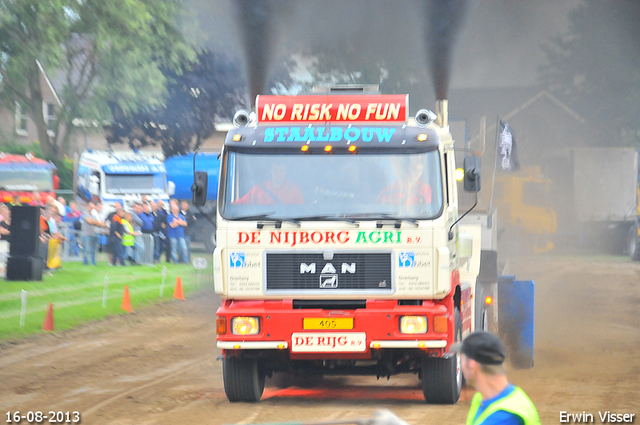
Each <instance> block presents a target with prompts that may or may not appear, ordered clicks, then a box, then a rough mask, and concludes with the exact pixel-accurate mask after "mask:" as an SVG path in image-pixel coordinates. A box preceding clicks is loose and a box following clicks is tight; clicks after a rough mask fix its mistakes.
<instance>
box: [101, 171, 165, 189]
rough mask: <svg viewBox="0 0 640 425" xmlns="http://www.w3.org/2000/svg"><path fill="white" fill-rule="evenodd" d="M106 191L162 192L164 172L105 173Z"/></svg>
mask: <svg viewBox="0 0 640 425" xmlns="http://www.w3.org/2000/svg"><path fill="white" fill-rule="evenodd" d="M105 180H106V186H105V189H106V191H107V193H132V194H141V193H164V192H165V176H164V174H106V175H105Z"/></svg>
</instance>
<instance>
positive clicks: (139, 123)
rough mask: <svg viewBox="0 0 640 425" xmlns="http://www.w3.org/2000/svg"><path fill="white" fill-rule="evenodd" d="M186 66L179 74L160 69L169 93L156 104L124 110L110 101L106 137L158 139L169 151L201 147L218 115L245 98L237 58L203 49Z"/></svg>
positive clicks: (228, 114)
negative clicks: (109, 120) (228, 57)
mask: <svg viewBox="0 0 640 425" xmlns="http://www.w3.org/2000/svg"><path fill="white" fill-rule="evenodd" d="M184 69H185V71H183V72H182V73H180V74H179V73H177V72H175V71H173V70H171V69H163V71H164V78H165V79H166V80H167V81H168V86H167V92H168V96H167V97H166V98H165V99H164V101H163V103H162V104H160V105H157V106H154V105H150V106H148V107H147V108H144V109H142V110H140V111H138V112H134V113H127V112H126V111H123V110H122V109H121V108H120V107H119V106H118V105H116V104H113V105H112V108H113V110H112V114H113V116H114V122H113V124H112V125H111V126H110V127H109V129H108V135H107V141H108V142H109V143H110V144H112V143H129V145H130V147H131V148H133V149H136V148H140V147H143V146H147V145H156V144H160V145H161V146H162V151H163V153H164V155H165V156H166V157H169V156H172V155H177V154H183V153H186V152H189V151H192V150H194V149H195V148H197V147H199V146H200V144H201V142H202V140H203V139H205V138H207V137H209V136H210V135H211V134H212V133H213V132H214V131H215V127H214V123H215V122H216V121H220V120H226V121H230V120H231V118H232V115H233V113H234V112H235V110H236V109H237V108H239V107H240V106H241V105H242V104H243V103H244V99H245V91H246V85H245V84H244V81H243V80H242V77H241V73H240V65H239V63H237V62H232V61H229V59H227V58H226V57H224V56H222V55H220V54H218V53H215V52H211V51H203V52H201V53H200V54H199V55H198V57H197V58H196V60H195V61H194V62H193V63H190V64H186V65H185V66H184Z"/></svg>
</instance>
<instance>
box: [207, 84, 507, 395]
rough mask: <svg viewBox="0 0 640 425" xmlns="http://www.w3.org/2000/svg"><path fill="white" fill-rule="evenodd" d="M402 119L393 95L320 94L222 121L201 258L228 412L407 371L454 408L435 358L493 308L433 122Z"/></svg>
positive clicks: (444, 136) (273, 100) (446, 360)
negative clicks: (209, 274) (206, 249)
mask: <svg viewBox="0 0 640 425" xmlns="http://www.w3.org/2000/svg"><path fill="white" fill-rule="evenodd" d="M407 107H408V100H407V96H404V95H400V96H398V95H380V94H371V95H365V94H340V95H335V94H332V93H325V94H313V95H298V96H259V97H258V99H257V100H256V110H257V113H256V114H249V113H247V112H244V111H242V112H239V113H238V114H236V119H235V122H236V124H237V125H238V128H236V129H234V130H232V131H230V132H229V134H228V135H227V138H226V141H225V144H224V147H223V149H222V153H221V168H220V174H219V176H220V178H219V189H218V208H217V224H218V226H217V241H218V245H217V247H216V249H215V251H214V255H213V257H214V259H213V260H214V288H215V291H216V293H217V294H219V295H221V296H222V299H223V301H222V305H221V307H220V308H219V309H218V311H217V326H216V327H217V333H218V336H217V345H218V347H219V348H221V349H222V352H223V356H222V357H223V360H222V361H223V372H224V385H225V392H226V395H227V398H228V399H229V400H230V401H253V402H255V401H258V400H259V399H260V398H261V395H262V392H263V389H264V385H265V377H273V378H276V379H277V380H278V382H280V385H283V386H286V385H289V384H291V382H292V381H290V380H289V379H285V378H287V377H288V378H292V377H298V378H297V379H306V380H307V383H308V382H309V381H317V380H319V379H321V378H322V376H324V375H365V374H367V375H374V376H377V377H385V376H386V377H389V376H392V375H395V374H399V373H415V374H418V375H419V376H420V377H421V380H422V388H423V392H424V396H425V399H426V401H427V402H429V403H455V402H457V400H458V398H459V396H460V391H461V387H462V372H461V368H460V357H459V356H458V355H456V354H455V353H451V352H450V351H449V348H450V347H451V345H452V344H453V343H454V342H456V341H460V340H461V339H462V337H463V336H464V335H466V334H467V333H469V332H471V331H472V330H474V329H475V328H477V327H478V326H480V327H486V326H487V324H488V323H487V321H486V320H485V321H484V322H483V321H482V318H487V317H488V316H489V315H488V314H487V312H486V310H491V309H495V308H496V305H495V304H492V303H481V302H477V301H478V300H474V299H473V296H474V294H475V292H476V288H477V287H478V288H479V287H480V286H482V285H485V284H486V287H484V288H483V292H482V293H483V294H485V295H487V297H488V298H489V299H490V298H491V296H493V292H491V291H494V290H495V284H496V283H497V282H496V281H497V276H494V278H493V279H491V278H489V281H487V282H484V283H483V282H480V281H479V280H478V277H479V276H480V275H482V274H483V272H482V268H483V266H482V263H483V260H482V258H481V257H482V254H484V252H482V251H481V249H480V247H481V244H480V240H479V238H480V237H481V233H482V232H481V225H479V224H475V223H468V224H465V225H464V226H463V225H462V224H461V223H460V221H459V219H460V218H461V216H462V215H463V213H464V212H465V211H462V212H461V211H459V210H458V196H457V184H456V179H455V170H456V165H455V158H454V151H453V149H454V141H453V138H452V137H451V134H450V132H449V130H448V126H447V125H446V112H444V113H441V114H439V116H438V121H437V122H433V120H434V119H435V118H436V115H435V114H433V113H431V112H429V111H426V110H421V111H419V112H418V113H417V114H416V119H415V120H409V117H408V110H407ZM443 110H445V111H446V101H445V102H444V107H443ZM466 168H467V169H466V172H467V177H466V178H467V179H468V182H469V187H473V186H474V181H473V180H474V179H476V178H479V177H478V176H477V175H475V172H476V171H477V170H476V168H475V166H474V162H473V161H470V162H469V166H468V167H466ZM198 174H199V173H196V182H202V181H205V180H206V176H203V175H202V174H200V175H198ZM195 191H196V195H195V196H196V198H198V197H199V196H200V199H199V202H203V201H204V198H205V196H203V194H204V193H206V188H205V187H203V186H201V185H200V184H199V183H196V185H195ZM198 194H200V195H198ZM463 228H468V229H469V230H470V231H469V232H466V231H463V230H462V229H463ZM474 238H476V240H474ZM472 256H473V257H476V258H473V259H472V258H471V257H472ZM489 257H491V256H489ZM493 258H494V260H495V256H494V257H493ZM471 260H473V261H471ZM494 269H495V267H494ZM484 274H485V275H491V273H488V274H487V273H484ZM492 285H493V286H492ZM491 317H497V315H496V314H492V315H491Z"/></svg>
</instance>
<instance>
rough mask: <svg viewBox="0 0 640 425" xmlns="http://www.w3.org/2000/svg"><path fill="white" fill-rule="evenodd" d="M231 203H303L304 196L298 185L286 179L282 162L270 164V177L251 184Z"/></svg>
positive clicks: (285, 171)
mask: <svg viewBox="0 0 640 425" xmlns="http://www.w3.org/2000/svg"><path fill="white" fill-rule="evenodd" d="M232 203H233V204H258V205H266V204H285V205H291V204H303V203H304V197H303V196H302V190H301V189H300V186H298V185H296V184H295V183H292V182H291V181H290V180H287V167H286V165H284V164H273V165H272V166H271V179H270V180H267V181H265V182H263V183H258V184H257V185H255V186H253V187H252V188H251V190H249V192H247V193H246V194H245V195H244V196H243V197H241V198H239V199H237V200H236V201H234V202H232Z"/></svg>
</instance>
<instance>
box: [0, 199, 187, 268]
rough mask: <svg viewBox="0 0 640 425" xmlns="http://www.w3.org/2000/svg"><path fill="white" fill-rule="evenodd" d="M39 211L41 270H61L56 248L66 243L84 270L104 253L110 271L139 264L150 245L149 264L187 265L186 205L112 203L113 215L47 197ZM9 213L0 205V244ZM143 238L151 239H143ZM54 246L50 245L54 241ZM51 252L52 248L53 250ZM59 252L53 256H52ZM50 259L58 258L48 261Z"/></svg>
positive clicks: (7, 236) (7, 235)
mask: <svg viewBox="0 0 640 425" xmlns="http://www.w3.org/2000/svg"><path fill="white" fill-rule="evenodd" d="M41 204H42V205H41V206H40V209H41V210H40V240H41V241H42V242H43V243H42V244H41V251H40V255H41V257H42V258H44V259H45V268H49V269H54V268H58V267H60V260H59V258H60V245H61V244H62V243H65V244H68V247H67V250H68V253H69V254H70V255H72V256H76V257H77V256H80V254H81V253H82V260H83V263H84V264H85V265H96V252H98V251H99V250H102V251H105V250H106V251H107V253H108V262H109V264H110V265H112V266H125V265H126V264H127V263H129V264H131V265H137V264H141V263H142V262H143V261H142V255H143V253H144V251H145V249H150V248H151V247H150V245H151V244H150V243H148V244H147V245H146V244H145V241H153V262H154V263H155V262H159V261H160V259H161V257H162V255H163V254H164V255H165V260H166V262H168V263H170V262H173V263H188V262H189V260H190V254H191V249H190V245H191V232H192V231H193V227H194V226H195V222H196V217H195V216H194V215H193V213H192V212H191V211H189V204H188V203H187V202H182V203H179V202H178V200H175V199H172V200H171V201H170V202H169V209H168V210H167V209H165V204H164V202H163V201H162V200H161V199H158V200H155V201H154V200H147V199H146V198H145V197H142V200H141V201H140V202H137V203H135V204H134V205H132V206H131V209H130V210H129V211H125V209H124V208H123V206H122V204H120V203H118V202H116V204H115V208H113V210H112V211H104V210H103V206H102V204H100V203H99V202H88V203H87V204H86V205H82V206H80V208H79V207H78V204H77V203H76V202H69V204H68V205H67V202H66V201H65V199H64V198H63V197H59V198H58V199H55V198H53V197H51V196H50V197H49V198H47V199H46V201H45V202H41ZM10 224H11V210H10V208H9V207H7V206H6V205H4V204H0V240H7V241H10V238H11V232H10ZM143 235H149V236H147V237H143ZM52 241H53V242H52ZM52 247H53V248H52ZM56 250H57V251H56ZM53 258H57V260H56V261H53V262H52V259H53Z"/></svg>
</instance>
